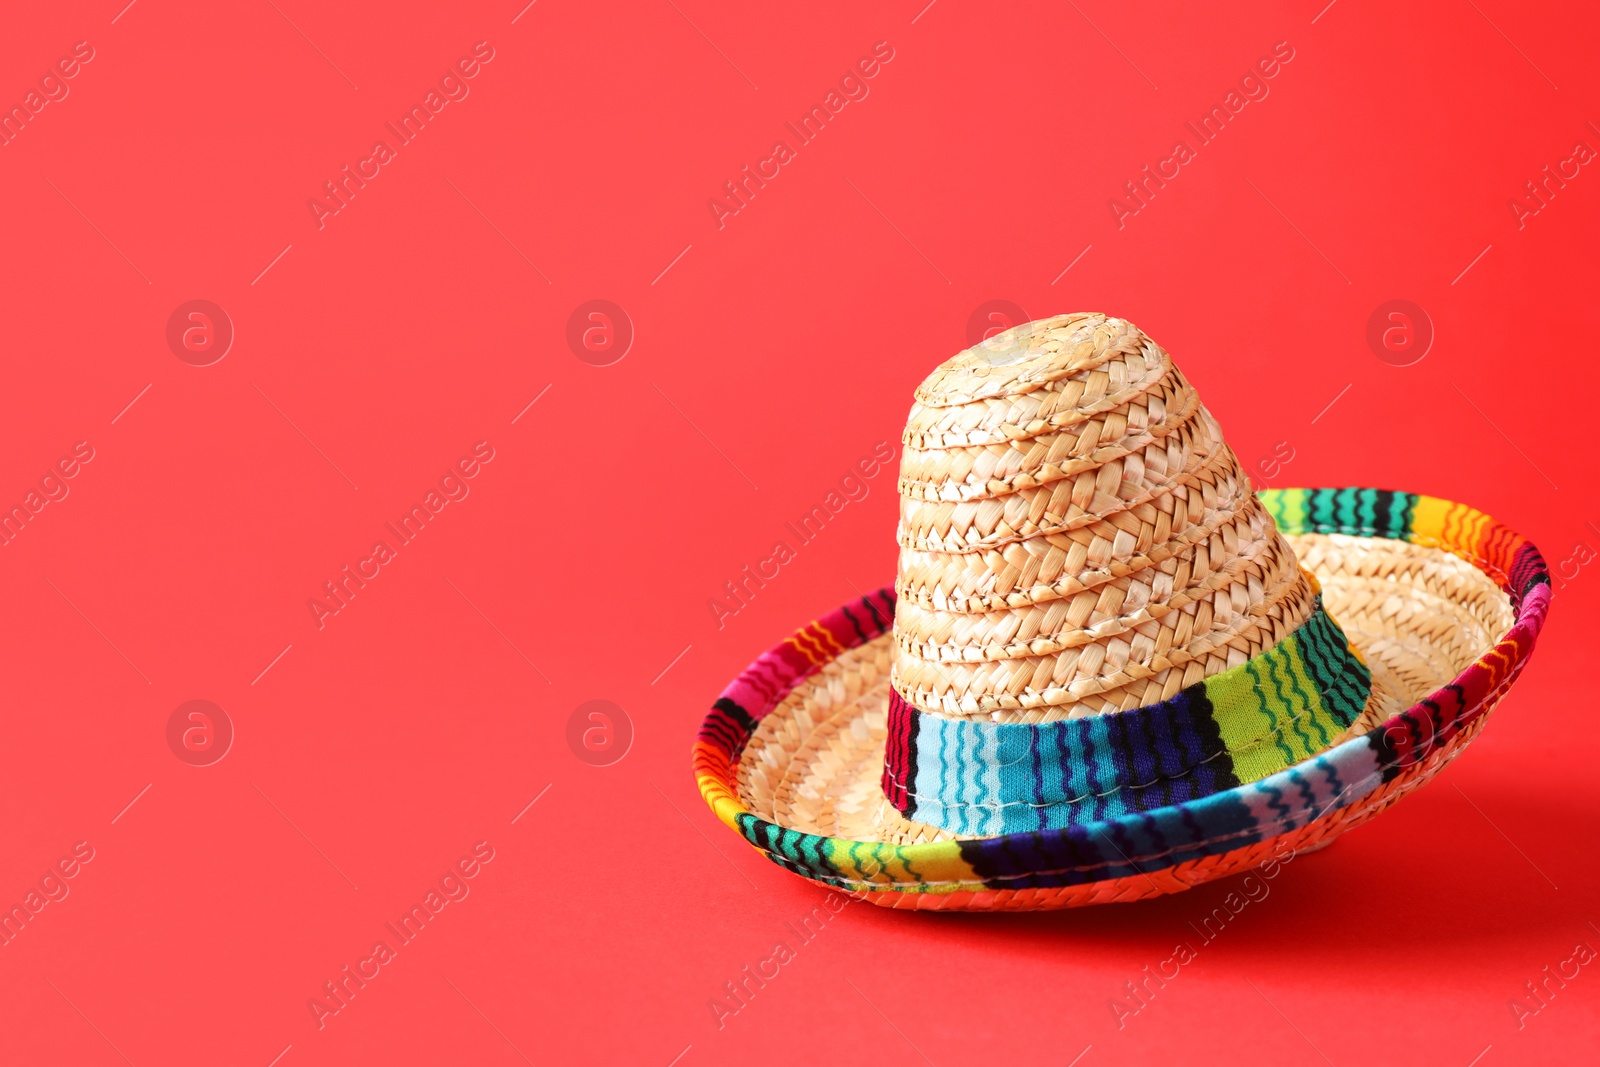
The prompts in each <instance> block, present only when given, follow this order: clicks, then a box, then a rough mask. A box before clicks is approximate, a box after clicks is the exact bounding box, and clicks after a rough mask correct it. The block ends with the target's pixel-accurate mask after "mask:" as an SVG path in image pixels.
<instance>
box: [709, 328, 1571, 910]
mask: <svg viewBox="0 0 1600 1067" xmlns="http://www.w3.org/2000/svg"><path fill="white" fill-rule="evenodd" d="M902 442H903V444H904V454H903V457H902V460H901V468H900V481H899V491H900V522H899V528H898V540H899V544H900V563H899V573H898V576H897V578H896V581H895V585H894V588H893V589H892V590H890V589H884V590H880V591H879V592H877V593H874V594H873V595H871V596H867V597H863V598H862V599H860V600H859V601H857V602H855V603H852V604H847V605H845V606H843V607H841V608H839V609H837V610H836V611H833V612H830V613H828V614H827V615H824V616H822V617H821V618H819V619H816V620H814V621H812V622H810V623H808V624H807V625H806V626H804V627H802V628H801V629H800V630H798V631H797V632H796V633H795V634H794V635H793V636H791V637H789V638H788V639H787V640H785V641H784V642H783V643H782V644H780V645H779V646H777V647H776V648H774V649H772V650H771V651H769V652H767V653H766V654H765V655H763V656H762V657H761V658H760V659H758V660H756V662H755V663H754V664H752V665H751V666H750V668H749V669H748V670H746V671H745V673H744V674H743V675H741V676H740V677H739V678H738V679H737V680H735V681H734V682H733V684H732V685H730V686H729V687H728V688H727V689H726V690H725V691H724V692H723V694H722V697H721V698H720V699H719V700H717V702H716V704H715V705H714V707H713V709H712V711H711V714H710V715H709V716H708V717H707V719H706V720H705V723H704V725H703V726H702V727H701V730H700V735H699V738H698V740H697V742H696V744H695V750H694V766H695V774H696V777H697V779H698V781H699V784H700V789H701V792H702V793H703V795H704V796H705V798H706V801H707V803H709V804H710V805H711V808H712V810H713V811H715V812H716V813H717V815H718V817H720V818H721V819H722V821H723V822H725V823H726V824H727V825H728V826H729V827H731V828H732V829H734V830H735V831H737V832H738V833H740V834H741V835H743V836H744V838H745V839H746V840H747V841H749V842H750V843H751V844H752V845H754V846H755V847H756V848H757V849H759V850H760V851H762V852H763V853H765V854H766V855H767V856H768V857H769V858H771V859H772V860H773V861H775V862H776V863H778V864H780V865H781V866H784V867H787V868H788V869H790V870H792V871H794V872H795V873H797V874H800V875H802V876H804V877H806V878H808V879H811V880H812V881H815V882H818V883H820V884H823V885H826V886H829V887H831V888H834V889H838V890H842V891H845V892H849V893H852V894H855V895H858V896H860V897H862V898H863V899H866V900H870V901H871V902H872V903H874V904H881V905H885V906H888V907H901V908H968V909H1028V908H1059V907H1071V906H1075V905H1080V904H1094V903H1101V902H1106V901H1120V900H1136V899H1140V898H1144V897H1149V896H1154V895H1157V894H1161V893H1169V892H1175V891H1178V890H1182V889H1187V888H1189V887H1190V886H1193V885H1197V884H1199V883H1201V882H1204V881H1208V880H1210V879H1213V878H1218V877H1222V876H1224V875H1227V874H1231V873H1235V872H1238V871H1243V870H1246V869H1248V868H1250V867H1252V866H1255V865H1257V864H1258V863H1261V862H1263V861H1264V860H1267V859H1269V858H1271V857H1274V856H1276V857H1278V858H1280V859H1281V858H1282V857H1283V856H1285V855H1292V854H1293V851H1294V850H1304V849H1307V848H1311V847H1317V846H1320V845H1322V844H1325V843H1327V842H1328V841H1330V840H1331V839H1332V838H1333V837H1334V836H1335V835H1337V834H1339V833H1341V832H1343V831H1344V830H1346V829H1349V828H1350V827H1352V826H1355V825H1357V824H1358V823H1361V822H1364V821H1366V820H1367V819H1369V818H1372V817H1373V816H1374V815H1376V814H1377V813H1378V812H1379V811H1381V810H1383V809H1384V808H1385V807H1387V806H1388V805H1390V804H1392V803H1393V802H1394V801H1395V800H1397V799H1398V798H1399V797H1401V796H1403V795H1404V794H1405V793H1407V792H1410V791H1411V790H1412V789H1415V788H1417V787H1418V786H1419V785H1421V784H1422V783H1423V782H1425V781H1427V780H1428V779H1429V778H1430V777H1432V776H1433V775H1434V774H1435V773H1437V771H1438V770H1439V769H1440V768H1441V767H1442V766H1443V765H1444V763H1445V762H1446V761H1448V760H1450V759H1452V758H1454V757H1455V756H1456V755H1457V754H1459V753H1460V751H1461V750H1462V749H1463V748H1464V747H1465V746H1466V744H1467V742H1468V741H1470V740H1471V738H1472V737H1473V736H1475V735H1476V733H1477V732H1478V730H1480V729H1481V728H1482V726H1483V723H1484V720H1485V717H1486V716H1487V713H1488V711H1489V710H1490V708H1492V707H1493V705H1494V704H1495V702H1496V701H1497V700H1498V699H1499V697H1500V696H1501V694H1503V693H1504V692H1505V690H1506V689H1507V688H1508V687H1509V686H1510V684H1511V682H1512V680H1513V679H1514V678H1515V677H1516V675H1517V674H1518V673H1519V672H1520V670H1521V669H1522V666H1523V664H1524V663H1525V662H1526V661H1527V658H1528V656H1529V655H1530V654H1531V653H1532V651H1533V645H1534V639H1535V637H1536V636H1537V634H1538V631H1539V628H1540V625H1541V624H1542V623H1543V621H1544V616H1545V612H1546V610H1547V608H1548V605H1549V599H1550V583H1549V578H1548V575H1547V572H1546V569H1545V565H1544V561H1543V560H1542V559H1541V557H1540V556H1539V554H1538V552H1537V551H1536V550H1535V549H1534V547H1533V545H1531V544H1530V543H1528V541H1527V540H1526V539H1524V538H1522V537H1520V536H1518V535H1517V534H1515V533H1513V532H1511V531H1510V530H1508V529H1506V528H1505V527H1503V526H1501V525H1499V524H1498V523H1496V522H1494V521H1493V520H1492V519H1490V518H1489V517H1488V516H1486V515H1483V514H1481V513H1479V512H1477V511H1474V510H1472V509H1471V508H1468V507H1465V506H1463V505H1460V504H1452V503H1449V502H1447V501H1443V500H1438V499H1435V498H1433V497H1427V496H1417V495H1414V494H1410V493H1401V492H1390V491H1386V490H1376V489H1284V490H1267V491H1265V492H1262V493H1259V494H1256V493H1253V492H1252V490H1251V487H1250V483H1249V479H1248V478H1247V477H1246V476H1245V474H1244V471H1243V470H1242V469H1241V468H1240V465H1239V462H1238V459H1237V458H1236V457H1235V456H1234V454H1233V452H1232V450H1231V449H1229V448H1228V446H1227V444H1226V442H1225V441H1224V440H1223V438H1222V434H1221V431H1220V430H1219V428H1218V426H1217V423H1216V421H1215V420H1214V419H1213V418H1212V417H1211V415H1210V413H1209V412H1207V411H1206V409H1205V407H1204V405H1202V404H1201V403H1200V399H1199V396H1198V394H1197V393H1196V392H1195V389H1194V387H1193V386H1192V385H1191V384H1190V383H1189V382H1188V380H1187V379H1185V378H1184V376H1183V375H1182V374H1181V373H1180V372H1179V371H1178V369H1177V368H1176V367H1175V366H1174V365H1173V363H1172V359H1171V357H1170V356H1168V355H1167V353H1166V351H1165V350H1164V349H1162V348H1161V346H1160V345H1157V344H1156V343H1155V342H1154V341H1152V340H1150V338H1148V337H1146V336H1145V335H1144V334H1143V333H1142V332H1140V331H1139V330H1138V329H1137V328H1136V327H1135V326H1133V325H1132V324H1131V323H1129V322H1127V321H1125V320H1123V319H1116V318H1110V317H1108V316H1105V315H1099V314H1075V315H1061V316H1057V317H1055V318H1051V319H1044V320H1041V321H1038V322H1031V323H1028V324H1026V325H1023V326H1019V327H1017V328H1015V329H1013V330H1009V331H1006V332H1005V333H1002V334H999V335H997V336H996V337H995V338H993V339H991V340H989V341H987V342H985V343H984V344H982V345H979V346H977V347H975V348H971V349H968V350H967V351H965V352H962V353H960V354H959V355H957V356H955V357H954V358H953V359H951V360H949V361H948V362H946V363H944V364H943V365H941V366H940V367H939V368H938V369H936V370H935V371H934V372H933V374H932V375H930V376H929V377H928V379H927V380H926V381H924V382H923V383H922V385H921V386H920V387H919V388H918V389H917V392H916V402H915V403H914V404H913V405H912V408H911V414H910V417H909V419H908V421H907V424H906V430H905V434H904V436H903V437H902Z"/></svg>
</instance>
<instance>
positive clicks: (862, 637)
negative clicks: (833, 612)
mask: <svg viewBox="0 0 1600 1067" xmlns="http://www.w3.org/2000/svg"><path fill="white" fill-rule="evenodd" d="M839 610H840V611H842V612H844V617H845V618H847V619H849V620H850V627H851V628H852V629H853V630H855V632H856V643H857V644H861V645H864V644H866V643H867V635H866V634H864V633H862V632H861V624H860V623H859V622H857V621H856V617H855V615H853V614H851V612H850V605H848V604H846V605H844V606H843V607H841V608H840V609H839Z"/></svg>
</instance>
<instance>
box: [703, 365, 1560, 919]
mask: <svg viewBox="0 0 1600 1067" xmlns="http://www.w3.org/2000/svg"><path fill="white" fill-rule="evenodd" d="M1142 350H1143V349H1142V348H1141V351H1142ZM1049 373H1054V371H1051V372H1049ZM1146 376H1148V365H1147V367H1146ZM980 377H981V376H980ZM1017 378H1018V379H1019V380H1020V379H1021V378H1022V375H1021V374H1019V375H1017ZM1037 378H1038V379H1039V380H1038V381H1034V380H1033V379H1031V378H1030V379H1028V382H1027V384H1029V385H1030V386H1032V388H1031V391H1030V392H1029V393H1027V394H1026V395H1027V396H1031V397H1035V398H1037V397H1039V396H1040V395H1041V394H1042V395H1043V396H1044V397H1045V398H1046V399H1045V400H1039V401H1038V403H1037V404H1036V405H1035V406H1034V407H1033V408H1032V409H1031V410H1030V414H1032V415H1035V416H1038V415H1039V413H1040V412H1044V413H1045V414H1044V415H1042V416H1039V417H1036V418H1034V419H1032V421H1031V422H1029V423H1028V424H1027V426H1029V427H1037V426H1038V425H1039V424H1040V423H1043V422H1049V420H1050V419H1052V418H1056V417H1057V416H1058V415H1059V409H1057V408H1051V407H1048V406H1047V398H1048V397H1049V396H1050V395H1051V390H1050V388H1049V387H1050V386H1051V385H1053V384H1057V383H1059V382H1061V381H1063V380H1065V378H1066V376H1063V375H1056V376H1055V377H1053V378H1050V377H1048V375H1047V374H1044V373H1041V374H1039V375H1037ZM964 388H965V389H966V391H967V392H966V394H964V395H970V396H972V397H974V398H975V399H977V400H979V401H982V402H983V403H998V402H1000V401H998V400H996V399H995V398H996V397H999V396H1001V394H1002V393H1004V389H1003V388H1001V387H997V386H995V385H993V384H992V383H983V382H976V383H975V384H969V385H967V386H965V387H964ZM984 390H988V392H987V393H985V392H984ZM1146 395H1147V394H1146ZM951 410H956V411H961V410H964V405H960V404H954V403H952V404H947V405H946V406H945V407H944V408H935V407H933V406H932V405H927V412H925V413H924V415H925V417H926V422H927V425H928V426H929V427H930V429H928V430H927V431H926V432H927V433H929V434H932V433H935V432H937V433H958V432H959V433H973V432H980V431H981V432H989V431H988V428H987V427H986V425H985V424H984V423H983V422H982V420H981V419H978V418H977V417H976V416H973V415H971V414H970V413H969V414H968V415H966V416H962V417H963V418H965V419H966V420H967V421H966V422H961V421H960V420H958V419H955V418H954V417H952V419H951V420H950V421H946V422H940V421H939V419H940V417H941V415H940V413H941V412H943V413H948V412H950V411H951ZM914 421H915V420H914ZM919 432H920V431H919ZM1036 436H1038V435H1036ZM1260 504H1261V506H1262V507H1264V509H1265V512H1266V513H1267V514H1269V515H1270V516H1271V517H1273V518H1275V520H1276V524H1277V527H1278V528H1279V529H1281V530H1282V531H1283V532H1284V533H1286V534H1289V535H1290V536H1289V538H1288V541H1289V542H1290V543H1292V546H1293V551H1295V552H1297V553H1298V554H1299V557H1300V560H1301V562H1302V563H1304V564H1305V566H1306V567H1307V568H1308V569H1310V570H1311V571H1312V572H1314V573H1315V574H1317V575H1318V577H1319V578H1320V580H1321V582H1322V586H1323V596H1324V599H1325V602H1326V605H1327V607H1328V609H1329V611H1330V612H1331V613H1332V614H1333V615H1334V616H1335V617H1336V618H1338V620H1339V621H1340V623H1341V624H1342V625H1343V626H1344V628H1345V632H1346V633H1347V634H1348V636H1349V637H1350V639H1351V642H1352V644H1353V645H1354V646H1355V648H1356V650H1357V651H1358V652H1359V653H1360V654H1361V655H1362V657H1363V658H1364V659H1365V661H1366V662H1367V664H1368V665H1369V666H1370V668H1371V670H1372V674H1373V680H1374V683H1375V688H1377V687H1380V686H1381V688H1382V689H1383V690H1384V691H1385V693H1386V694H1387V696H1386V697H1385V700H1386V702H1387V703H1388V705H1389V706H1390V707H1392V708H1394V709H1397V710H1395V711H1394V712H1393V713H1392V714H1386V715H1385V717H1384V720H1383V721H1382V722H1380V723H1378V724H1377V725H1375V726H1371V727H1369V728H1364V729H1362V730H1361V731H1360V732H1359V734H1358V735H1357V736H1354V737H1352V738H1350V739H1349V740H1346V741H1344V742H1343V743H1340V744H1337V745H1335V746H1333V747H1332V748H1330V749H1328V750H1326V751H1324V752H1322V753H1320V754H1318V755H1316V756H1315V757H1314V758H1312V759H1308V760H1306V761H1304V762H1303V763H1300V764H1298V765H1296V766H1294V767H1291V768H1289V769H1287V770H1285V771H1283V772H1281V773H1278V774H1274V775H1272V776H1271V777H1269V778H1266V779H1263V780H1261V781H1258V782H1253V783H1250V784H1248V785H1242V786H1239V787H1237V788H1234V789H1231V790H1229V791H1227V792H1226V793H1220V794H1216V795H1214V796H1209V797H1205V798H1203V799H1201V800H1199V801H1193V802H1186V803H1183V804H1178V805H1174V806H1172V807H1169V808H1162V809H1158V810H1155V811H1151V812H1144V813H1140V814H1139V815H1137V816H1128V817H1122V818H1115V819H1107V820H1105V821H1104V822H1101V823H1098V824H1094V825H1090V826H1084V827H1071V828H1068V829H1064V830H1059V831H1056V830H1052V831H1044V832H1036V833H1014V834H1005V835H1002V836H999V837H988V838H980V839H963V840H950V839H948V835H943V836H935V837H933V838H923V839H916V840H912V841H910V842H906V841H905V840H903V839H899V838H897V837H896V836H895V834H896V830H897V828H896V826H895V824H894V823H893V821H892V820H889V819H886V818H885V817H884V816H883V814H882V811H881V809H882V808H883V807H884V805H885V802H884V800H883V797H882V794H881V791H880V790H879V787H878V776H879V772H880V770H881V767H882V761H883V745H884V722H885V708H886V705H887V702H888V698H889V692H890V685H889V676H890V672H891V669H892V667H893V666H894V663H895V659H896V657H897V656H898V655H899V654H900V652H901V650H900V649H899V648H898V647H897V645H896V642H895V637H894V635H893V634H892V633H891V631H890V620H891V619H892V618H894V611H895V598H894V597H893V596H892V595H890V593H889V591H887V590H885V591H882V592H880V593H878V594H874V595H873V596H871V597H867V598H863V599H862V600H861V601H859V602H857V603H855V604H852V605H846V606H845V607H843V608H841V609H839V610H837V611H835V612H832V613H830V614H829V615H826V616H824V617H822V618H820V619H818V620H816V621H814V622H812V623H810V624H808V625H807V626H806V627H804V628H802V629H801V630H799V631H797V632H796V633H795V634H794V635H793V636H792V637H791V638H789V639H788V640H786V641H785V642H784V643H783V644H782V645H780V646H778V647H777V648H774V649H773V650H771V651H770V652H768V653H767V654H765V655H764V656H762V657H761V658H760V659H759V660H757V661H756V663H754V664H752V666H751V667H750V669H749V670H748V671H746V672H745V674H744V675H742V676H741V677H740V678H739V679H737V680H736V681H735V682H734V683H733V684H732V685H730V686H729V687H728V689H727V690H726V691H725V692H724V694H723V696H722V697H721V698H720V699H719V700H718V701H717V702H716V704H715V706H714V707H713V710H712V712H711V714H710V715H709V716H708V717H707V719H706V722H705V725H704V726H703V727H702V730H701V733H700V737H699V740H698V741H697V743H696V746H695V770H696V775H697V778H698V780H699V784H700V787H701V791H702V793H703V794H704V796H705V797H706V800H707V802H708V804H710V806H711V807H712V809H713V811H715V812H716V813H717V815H718V816H719V817H720V818H721V819H722V820H723V821H724V822H725V823H726V824H727V825H729V826H730V827H732V828H733V829H735V830H736V831H737V832H739V833H740V834H741V835H742V836H744V838H745V839H746V840H747V841H748V842H750V843H751V844H752V845H753V846H755V847H756V848H757V849H759V850H760V851H761V852H762V853H763V854H765V855H767V856H768V857H769V858H770V859H772V860H773V861H774V862H776V863H778V864H780V865H781V866H784V867H785V868H787V869H789V870H792V871H794V872H795V873H798V874H801V875H802V876H804V877H807V878H809V879H811V880H813V881H816V882H818V883H819V884H821V885H825V886H828V887H830V888H833V889H836V890H839V891H842V892H848V893H851V894H854V895H858V896H861V897H862V898H863V899H867V900H870V901H871V902H872V903H874V904H879V905H882V906H886V907H896V908H917V909H927V908H932V909H974V910H983V909H990V910H1000V909H1005V910H1012V909H1035V908H1059V907H1070V906H1077V905H1083V904H1093V903H1103V902H1109V901H1124V900H1135V899H1140V898H1142V897H1148V896H1152V895H1156V894H1160V893H1168V892H1174V891H1177V890H1181V889H1185V888H1188V887H1190V886H1192V885H1196V884H1199V883H1201V882H1204V881H1208V880H1210V879H1213V878H1218V877H1222V876H1224V875H1227V874H1230V873H1234V872H1237V871H1242V870H1245V869H1248V868H1249V867H1252V866H1255V865H1257V864H1259V863H1261V862H1263V861H1265V860H1269V859H1271V858H1272V857H1274V856H1279V857H1281V856H1283V855H1285V854H1287V853H1289V852H1292V851H1293V850H1303V849H1306V848H1311V847H1316V846H1319V845H1321V844H1323V843H1326V842H1328V841H1331V840H1332V838H1333V837H1334V836H1336V835H1337V834H1339V833H1342V832H1343V831H1344V830H1346V829H1349V828H1351V827H1352V826H1355V825H1359V824H1360V823H1361V822H1364V821H1366V820H1367V819H1369V818H1371V817H1373V816H1374V815H1376V814H1377V813H1379V812H1380V811H1382V810H1384V809H1385V808H1386V807H1387V806H1388V805H1390V804H1392V803H1394V802H1395V801H1396V800H1398V799H1399V798H1400V797H1401V796H1404V795H1405V794H1406V793H1408V792H1410V791H1411V790H1413V789H1415V788H1417V787H1418V786H1420V785H1421V784H1423V783H1425V782H1426V781H1427V780H1428V779H1429V778H1431V777H1432V775H1434V774H1435V773H1437V772H1438V770H1439V769H1440V768H1441V767H1442V766H1443V765H1444V763H1446V762H1447V761H1448V760H1450V759H1452V758H1454V757H1455V756H1456V755H1457V754H1459V752H1460V751H1461V750H1462V748H1464V747H1465V745H1466V744H1467V742H1468V741H1469V740H1470V739H1471V738H1472V737H1473V736H1475V735H1476V733H1477V732H1478V731H1479V730H1480V729H1481V728H1482V725H1483V722H1484V717H1485V716H1486V714H1487V712H1488V711H1489V710H1490V709H1491V708H1492V707H1493V706H1494V704H1495V703H1496V701H1498V699H1499V698H1500V696H1501V695H1502V694H1503V693H1504V692H1505V691H1506V690H1507V689H1508V688H1509V686H1510V685H1511V683H1512V681H1513V680H1514V679H1515V677H1516V675H1517V673H1518V672H1519V671H1520V670H1521V669H1522V667H1523V665H1524V664H1525V663H1526V661H1527V658H1528V656H1529V655H1530V654H1531V653H1532V650H1533V647H1534V642H1535V639H1536V637H1537V634H1538V632H1539V629H1540V627H1541V625H1542V624H1543V620H1544V617H1545V613H1546V611H1547V610H1548V605H1549V597H1550V585H1549V579H1548V573H1547V571H1546V568H1545V565H1544V562H1543V560H1542V558H1541V557H1540V556H1539V553H1538V552H1537V550H1536V549H1535V548H1534V547H1533V546H1532V544H1530V543H1529V542H1528V541H1527V540H1526V539H1524V538H1522V537H1520V536H1519V535H1517V534H1515V533H1514V532H1512V531H1510V530H1509V529H1507V528H1506V527H1504V526H1501V525H1499V524H1498V523H1495V522H1494V521H1493V520H1492V519H1490V518H1489V517H1488V516H1486V515H1483V514H1482V513H1480V512H1477V511H1474V510H1473V509H1471V508H1467V507H1465V506H1462V505H1459V504H1452V503H1450V502H1448V501H1442V500H1438V499H1436V498H1432V497H1424V496H1416V495H1413V494H1407V493H1398V492H1387V491H1381V490H1371V489H1325V490H1281V491H1268V492H1265V493H1263V494H1261V497H1260ZM1244 506H1248V505H1242V506H1241V509H1240V510H1243V508H1244ZM1285 551H1288V545H1286V546H1285ZM902 579H903V574H902ZM928 588H932V587H928ZM997 593H998V595H1001V596H1004V595H1006V594H1005V593H1004V592H1003V591H998V589H997V587H996V586H994V585H986V584H985V582H984V581H983V580H976V581H974V582H973V583H972V584H971V585H970V586H969V587H968V588H967V591H966V594H965V595H968V596H969V597H970V596H975V597H983V596H991V595H996V594H997ZM910 595H913V594H910V593H907V594H905V595H903V596H902V598H901V603H902V604H903V603H904V601H905V600H906V599H908V598H909V596H910ZM896 814H897V813H896Z"/></svg>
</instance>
